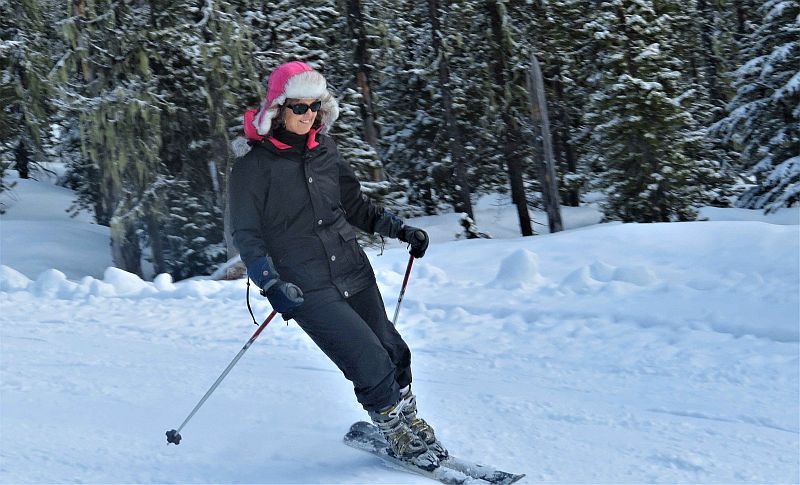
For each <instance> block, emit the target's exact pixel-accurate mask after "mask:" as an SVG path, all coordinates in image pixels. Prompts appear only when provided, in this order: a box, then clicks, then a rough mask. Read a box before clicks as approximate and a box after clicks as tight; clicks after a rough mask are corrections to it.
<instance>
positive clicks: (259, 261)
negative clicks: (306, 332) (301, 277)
mask: <svg viewBox="0 0 800 485" xmlns="http://www.w3.org/2000/svg"><path fill="white" fill-rule="evenodd" d="M247 276H248V277H249V278H250V279H251V280H253V283H255V284H256V285H257V286H258V287H259V288H261V294H262V295H263V296H266V297H267V299H268V300H269V303H270V305H272V308H273V310H276V311H277V312H278V313H281V314H283V313H286V312H288V311H291V310H294V309H295V308H297V307H299V306H300V305H302V304H303V301H304V299H303V290H301V289H300V287H298V286H297V285H295V284H294V283H289V282H288V281H283V280H282V279H281V277H280V275H279V274H278V271H277V270H276V269H275V265H274V264H273V263H272V258H270V257H269V256H262V257H260V258H256V259H254V260H253V261H252V262H251V263H250V264H248V265H247Z"/></svg>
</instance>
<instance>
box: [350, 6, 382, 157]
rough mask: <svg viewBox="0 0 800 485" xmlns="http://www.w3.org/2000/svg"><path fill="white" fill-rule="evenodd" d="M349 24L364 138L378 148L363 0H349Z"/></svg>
mask: <svg viewBox="0 0 800 485" xmlns="http://www.w3.org/2000/svg"><path fill="white" fill-rule="evenodd" d="M347 24H348V26H349V27H350V32H351V35H352V37H353V41H354V42H355V51H354V53H353V54H354V61H355V63H354V64H355V68H356V73H355V74H356V85H357V86H358V89H359V91H360V92H361V103H360V105H361V106H360V107H361V119H362V120H363V122H364V138H365V140H366V141H367V143H369V144H370V145H371V146H372V148H374V149H375V150H378V148H379V141H378V129H377V127H376V126H375V110H374V107H373V104H372V89H371V84H370V77H369V69H370V68H369V66H370V59H369V44H368V41H367V31H366V25H365V22H364V13H363V11H362V6H361V0H347Z"/></svg>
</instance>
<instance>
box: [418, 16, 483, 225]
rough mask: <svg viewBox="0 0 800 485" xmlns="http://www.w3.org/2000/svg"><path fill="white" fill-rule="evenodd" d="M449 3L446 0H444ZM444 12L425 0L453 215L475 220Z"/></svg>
mask: <svg viewBox="0 0 800 485" xmlns="http://www.w3.org/2000/svg"><path fill="white" fill-rule="evenodd" d="M445 2H449V0H445ZM444 10H446V4H445V7H442V6H441V5H440V4H439V0H428V12H429V16H430V22H431V32H432V39H433V50H434V52H435V54H436V61H437V63H438V67H439V72H438V74H439V86H440V88H441V94H442V105H443V106H444V118H445V125H446V128H447V139H448V143H449V145H450V158H451V159H452V160H453V165H454V167H455V174H454V175H455V182H456V194H457V197H456V200H455V203H454V204H453V206H454V208H455V210H456V212H463V213H466V214H467V215H468V216H469V217H470V218H472V219H473V220H475V215H474V214H473V212H472V201H471V200H470V192H471V190H470V186H469V182H468V180H467V166H466V156H465V150H464V142H463V137H462V136H461V129H460V128H459V126H458V122H457V120H456V115H455V112H454V111H453V94H452V92H451V90H450V62H449V57H448V54H447V52H445V50H444V46H443V45H442V36H443V34H442V32H441V26H440V22H439V15H440V14H443V11H444Z"/></svg>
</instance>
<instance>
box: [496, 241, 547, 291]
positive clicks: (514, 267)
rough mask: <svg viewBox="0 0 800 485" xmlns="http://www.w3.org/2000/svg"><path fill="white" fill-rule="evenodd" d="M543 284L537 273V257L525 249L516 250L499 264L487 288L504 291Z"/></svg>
mask: <svg viewBox="0 0 800 485" xmlns="http://www.w3.org/2000/svg"><path fill="white" fill-rule="evenodd" d="M542 283H544V278H543V277H542V275H541V274H540V273H539V256H537V255H536V254H535V253H533V252H531V251H528V250H527V249H517V250H516V251H514V252H513V253H511V254H510V255H508V256H506V257H505V258H503V260H502V261H501V262H500V270H499V271H498V272H497V276H496V277H495V279H494V280H493V281H491V282H490V283H489V284H488V285H487V286H489V287H491V288H502V289H506V290H517V289H526V288H531V287H534V286H538V285H541V284H542Z"/></svg>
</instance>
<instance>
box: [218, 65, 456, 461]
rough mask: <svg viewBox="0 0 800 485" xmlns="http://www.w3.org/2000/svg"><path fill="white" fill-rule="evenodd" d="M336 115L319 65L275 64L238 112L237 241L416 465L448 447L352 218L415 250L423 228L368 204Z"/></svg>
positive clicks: (268, 288) (233, 185) (272, 298)
mask: <svg viewBox="0 0 800 485" xmlns="http://www.w3.org/2000/svg"><path fill="white" fill-rule="evenodd" d="M338 115H339V108H338V104H337V102H336V100H335V99H334V98H333V96H332V95H331V93H330V92H329V91H328V89H327V84H326V81H325V78H324V77H323V75H322V74H321V73H320V72H318V71H316V70H314V69H313V68H312V67H311V66H309V65H308V64H305V63H303V62H289V63H286V64H282V65H280V66H278V67H277V68H276V69H275V70H274V71H273V72H272V73H271V74H270V76H269V80H268V82H267V94H266V99H265V100H264V102H263V103H262V104H261V107H260V108H259V109H253V110H249V111H247V112H246V113H245V115H244V132H245V137H246V144H244V143H243V142H244V141H245V139H240V140H239V143H238V144H237V143H236V142H234V150H235V152H236V154H237V156H238V158H237V160H236V162H235V164H234V166H233V170H232V172H231V176H230V181H229V183H230V185H229V197H230V210H231V225H232V235H233V241H234V244H235V245H236V247H237V249H238V250H239V252H240V254H241V258H242V261H244V263H245V265H246V266H247V274H248V276H249V278H250V279H251V280H252V281H253V282H254V283H255V284H256V285H258V286H259V287H260V288H261V290H262V294H263V295H265V296H266V297H267V298H268V299H269V302H270V304H271V305H272V307H273V309H275V310H277V311H278V312H280V313H281V315H282V316H283V318H284V319H285V320H288V319H290V318H293V319H294V320H295V321H296V322H297V323H298V325H300V328H302V329H303V331H305V332H306V333H307V334H308V336H309V337H311V339H312V340H313V341H314V343H316V345H317V346H318V347H319V348H320V349H321V350H322V351H323V352H324V353H325V354H326V355H327V356H328V357H329V358H330V359H331V360H332V361H333V362H334V363H335V364H336V365H337V366H338V367H339V369H340V370H341V371H342V373H343V374H344V376H345V377H346V378H347V379H348V380H350V381H351V382H352V383H353V387H354V391H355V395H356V398H357V399H358V402H359V403H360V404H361V405H362V406H363V407H364V409H365V410H366V411H367V412H368V414H369V416H370V418H371V419H372V422H373V423H374V424H375V425H376V426H377V427H378V428H379V429H380V431H381V433H382V434H383V435H384V437H385V438H386V440H387V442H388V443H389V446H390V449H391V451H392V453H394V454H395V455H396V456H397V457H398V458H401V459H404V460H408V461H410V462H412V463H414V464H415V465H417V466H421V467H423V468H435V467H436V466H437V464H438V462H439V461H440V460H441V459H444V458H445V457H446V456H447V452H446V450H445V449H444V448H443V447H442V445H441V443H439V441H438V440H437V439H436V436H435V434H434V431H433V428H431V426H430V425H429V424H428V423H427V422H425V420H423V419H422V418H420V417H418V416H417V409H416V397H415V396H414V394H413V393H412V392H411V352H410V350H409V348H408V345H407V344H406V342H405V341H403V338H402V337H401V336H400V334H399V333H398V331H397V329H396V328H395V327H394V324H393V323H392V322H391V321H389V319H388V318H387V316H386V310H385V308H384V306H383V300H382V297H381V294H380V292H379V290H378V286H377V283H376V281H375V274H374V272H373V270H372V266H371V265H370V263H369V260H368V259H367V256H366V255H365V254H364V251H363V250H362V249H361V246H360V245H359V244H358V241H357V239H356V233H355V231H354V230H353V226H355V227H357V228H359V229H361V230H362V231H365V232H366V233H368V234H374V233H377V234H380V235H381V236H385V237H391V238H397V239H399V240H401V241H403V242H406V243H408V244H409V247H410V253H411V254H412V255H413V256H414V257H417V258H421V257H423V256H424V255H425V251H426V249H427V247H428V235H427V233H426V232H425V231H424V230H422V229H419V228H416V227H412V226H409V225H407V224H404V222H403V221H402V219H400V218H399V217H398V216H396V215H395V214H392V213H391V212H389V211H387V210H385V209H383V208H380V207H376V206H375V205H373V204H372V203H371V202H370V201H369V199H368V198H367V197H366V196H365V195H363V194H362V193H361V187H360V185H359V182H358V180H357V179H356V176H355V174H354V172H353V170H352V168H351V167H350V165H349V164H348V163H347V162H346V161H345V160H343V159H342V157H341V156H340V154H339V152H338V150H337V148H336V145H335V143H334V142H333V139H332V138H331V137H330V136H328V135H326V134H325V133H326V132H327V130H328V129H330V127H331V125H332V123H333V122H334V121H335V120H336V118H337V117H338Z"/></svg>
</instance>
